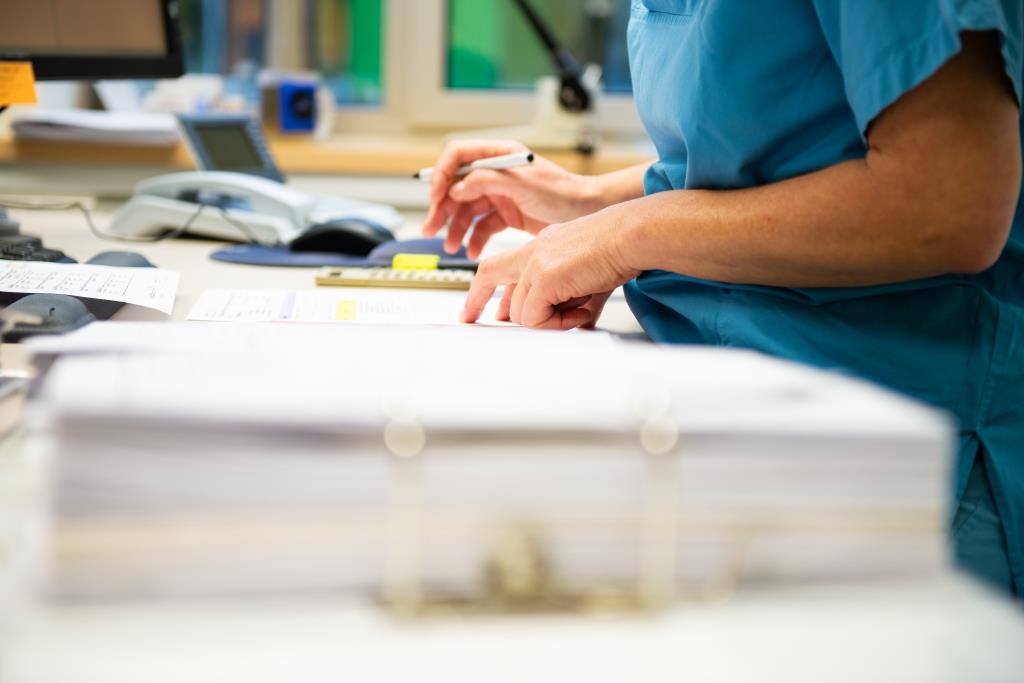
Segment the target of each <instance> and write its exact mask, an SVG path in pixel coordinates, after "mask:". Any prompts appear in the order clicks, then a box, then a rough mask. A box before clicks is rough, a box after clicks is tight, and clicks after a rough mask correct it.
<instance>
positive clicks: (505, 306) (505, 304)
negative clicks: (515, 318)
mask: <svg viewBox="0 0 1024 683" xmlns="http://www.w3.org/2000/svg"><path fill="white" fill-rule="evenodd" d="M515 291H516V285H515V283H510V284H507V285H505V293H504V294H503V295H502V297H501V301H500V302H499V303H498V313H497V314H496V315H495V316H494V319H495V320H501V321H503V322H508V321H510V320H511V319H512V317H511V314H510V313H509V311H510V310H511V308H512V295H513V294H515Z"/></svg>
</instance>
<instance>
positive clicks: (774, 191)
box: [621, 34, 1021, 287]
mask: <svg viewBox="0 0 1024 683" xmlns="http://www.w3.org/2000/svg"><path fill="white" fill-rule="evenodd" d="M1019 116H1020V113H1019V111H1018V109H1017V106H1016V101H1015V99H1014V97H1013V93H1012V89H1011V87H1010V84H1009V82H1008V81H1007V79H1006V78H1005V75H1004V72H1003V70H1002V64H1001V58H1000V56H999V48H998V41H997V40H996V39H995V37H994V36H992V35H987V34H964V51H963V52H962V53H961V54H960V55H958V56H957V57H956V58H954V59H953V60H951V61H950V62H949V63H948V64H946V65H945V66H944V67H943V68H942V69H941V70H940V71H939V72H937V74H936V75H935V76H933V77H932V78H930V79H929V80H927V81H926V82H925V83H923V84H922V85H921V86H919V87H918V88H916V89H914V90H913V91H911V92H909V93H907V94H905V95H904V96H903V97H902V98H900V100H898V101H897V102H896V103H895V104H894V105H893V106H891V107H889V108H888V109H887V110H885V111H884V112H883V113H882V114H881V115H880V116H879V117H878V118H877V119H876V120H875V121H874V122H873V124H872V126H871V128H870V130H869V131H868V151H867V153H866V156H865V157H864V158H863V159H856V160H851V161H847V162H843V163H839V164H836V165H834V166H831V167H828V168H825V169H822V170H820V171H817V172H814V173H809V174H807V175H804V176H800V177H796V178H792V179H789V180H785V181H782V182H778V183H774V184H769V185H764V186H761V187H757V188H751V189H744V190H730V191H685V190H684V191H675V192H665V193H661V194H658V195H653V196H651V197H647V198H645V199H640V200H636V201H635V202H634V203H631V204H630V206H628V207H625V209H626V210H625V211H623V213H622V214H621V216H622V218H621V220H623V221H624V222H625V223H626V226H627V229H626V230H625V231H624V232H626V233H627V234H628V235H629V236H633V237H634V239H632V244H624V245H623V249H625V250H627V251H626V252H625V253H624V256H625V257H626V258H628V259H634V263H633V264H634V265H635V266H636V267H637V268H638V269H643V270H646V269H652V268H663V269H667V270H672V271H677V272H680V273H685V274H688V275H693V276H695V277H702V278H708V279H712V280H721V281H726V282H736V283H751V284H763V285H776V286H783V287H850V286H859V285H873V284H881V283H888V282H898V281H902V280H911V279H917V278H923V277H929V276H932V275H939V274H943V273H949V272H954V273H966V272H977V271H979V270H984V269H985V268H987V267H989V266H990V265H991V264H992V263H993V262H994V261H995V260H996V259H997V258H998V256H999V253H1000V252H1001V251H1002V249H1003V246H1004V245H1005V243H1006V239H1007V236H1008V234H1009V230H1010V225H1011V223H1012V220H1013V214H1014V210H1015V207H1016V204H1017V195H1018V193H1019V191H1020V187H1021V185H1020V183H1021V153H1020V150H1021V141H1020V128H1019Z"/></svg>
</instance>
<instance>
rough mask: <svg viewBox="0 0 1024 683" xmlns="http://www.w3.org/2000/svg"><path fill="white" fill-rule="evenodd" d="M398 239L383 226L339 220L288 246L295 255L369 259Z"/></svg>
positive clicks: (308, 232)
mask: <svg viewBox="0 0 1024 683" xmlns="http://www.w3.org/2000/svg"><path fill="white" fill-rule="evenodd" d="M394 239H395V236H394V235H393V234H392V233H391V231H390V230H388V229H387V228H385V227H384V226H382V225H378V224H377V223H374V222H372V221H367V220H363V219H361V218H339V219H336V220H332V221H328V222H326V223H318V224H316V225H311V226H310V227H309V228H307V229H306V230H305V231H304V232H303V233H302V234H301V235H299V236H298V237H296V238H295V239H293V240H292V241H291V244H289V245H288V246H289V248H290V249H291V250H292V251H315V252H322V253H330V254H348V255H351V256H366V255H367V254H369V253H370V252H371V251H373V249H374V248H375V247H377V246H380V245H381V244H384V243H385V242H390V241H392V240H394Z"/></svg>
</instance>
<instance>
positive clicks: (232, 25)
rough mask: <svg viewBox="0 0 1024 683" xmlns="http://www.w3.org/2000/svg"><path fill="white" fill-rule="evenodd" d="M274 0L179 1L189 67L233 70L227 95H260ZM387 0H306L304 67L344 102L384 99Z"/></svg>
mask: <svg viewBox="0 0 1024 683" xmlns="http://www.w3.org/2000/svg"><path fill="white" fill-rule="evenodd" d="M267 4H268V0H180V15H181V32H182V42H183V44H184V52H185V67H186V69H187V71H188V72H189V73H213V74H224V75H225V76H227V84H226V85H227V90H228V92H229V93H240V94H242V95H243V96H244V97H246V99H249V100H250V101H255V100H256V99H258V93H257V92H256V73H257V71H259V69H261V68H263V66H264V65H265V50H266V47H265V46H266V42H267V40H266V38H267V28H266V27H267V22H268V20H269V10H268V8H267ZM382 4H383V0H305V9H306V15H305V16H306V18H307V23H306V31H305V34H304V35H297V36H291V37H290V38H291V39H292V40H295V41H297V42H298V43H299V44H301V45H303V46H304V53H305V59H306V65H305V66H306V67H307V68H309V69H310V70H314V71H318V72H319V73H321V74H322V75H323V78H324V81H325V82H326V83H327V85H328V86H329V87H330V88H331V90H332V91H333V92H334V93H335V96H336V97H337V99H338V102H340V103H342V104H360V105H365V104H379V103H380V101H381V91H382V87H381V73H382V55H381V47H382V42H383V41H382V36H383V13H382Z"/></svg>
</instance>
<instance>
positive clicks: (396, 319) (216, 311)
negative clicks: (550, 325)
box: [188, 287, 507, 325]
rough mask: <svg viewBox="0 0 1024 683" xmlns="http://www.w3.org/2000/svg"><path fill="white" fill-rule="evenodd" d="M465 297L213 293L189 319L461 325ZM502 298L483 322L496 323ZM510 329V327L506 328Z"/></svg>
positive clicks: (394, 292) (383, 292) (343, 291)
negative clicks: (495, 308) (498, 305)
mask: <svg viewBox="0 0 1024 683" xmlns="http://www.w3.org/2000/svg"><path fill="white" fill-rule="evenodd" d="M465 300H466V294H465V292H452V291H444V290H398V289H372V288H364V287H331V288H329V289H313V290H305V291H286V290H260V289H208V290H206V291H205V292H203V294H202V296H200V297H199V301H197V302H196V304H195V306H193V307H192V310H191V311H190V312H189V314H188V319H189V320H193V321H201V322H276V321H277V322H285V321H286V322H300V323H336V322H347V323H371V324H383V325H408V324H415V325H456V324H458V323H459V314H460V313H461V312H462V306H463V303H464V302H465ZM496 305H497V299H495V300H493V301H492V302H491V306H490V307H489V310H485V311H484V316H482V318H481V321H482V322H483V323H485V324H490V323H494V322H495V321H494V307H495V306H496ZM502 324H507V323H502Z"/></svg>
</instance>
